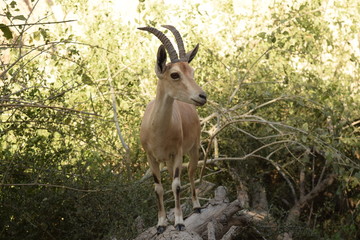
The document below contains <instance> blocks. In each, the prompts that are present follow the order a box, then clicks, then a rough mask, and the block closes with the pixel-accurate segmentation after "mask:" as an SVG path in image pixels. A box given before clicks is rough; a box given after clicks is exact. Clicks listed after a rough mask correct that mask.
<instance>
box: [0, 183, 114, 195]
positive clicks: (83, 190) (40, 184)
mask: <svg viewBox="0 0 360 240" xmlns="http://www.w3.org/2000/svg"><path fill="white" fill-rule="evenodd" d="M0 186H4V187H15V186H40V187H53V188H62V189H68V190H73V191H77V192H89V193H90V192H103V191H110V190H111V189H101V190H100V189H99V190H96V189H79V188H73V187H68V186H64V185H57V184H47V183H1V184H0Z"/></svg>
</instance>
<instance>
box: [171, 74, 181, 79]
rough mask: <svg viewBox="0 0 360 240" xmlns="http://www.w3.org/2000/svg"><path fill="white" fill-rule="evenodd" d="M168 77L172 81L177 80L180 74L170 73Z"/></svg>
mask: <svg viewBox="0 0 360 240" xmlns="http://www.w3.org/2000/svg"><path fill="white" fill-rule="evenodd" d="M170 77H171V78H172V79H179V78H180V74H178V73H171V74H170Z"/></svg>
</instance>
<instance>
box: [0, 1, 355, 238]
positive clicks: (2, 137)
mask: <svg viewBox="0 0 360 240" xmlns="http://www.w3.org/2000/svg"><path fill="white" fill-rule="evenodd" d="M185 2H186V4H184V5H182V6H180V5H159V4H158V3H155V2H152V1H139V4H138V17H136V19H135V24H133V23H127V22H125V21H121V20H120V21H119V20H117V21H116V22H114V21H113V20H112V19H113V15H112V13H111V11H110V10H108V9H107V8H105V7H104V8H102V7H99V6H92V5H91V4H87V3H88V2H87V1H80V2H79V1H59V3H61V5H62V7H63V9H64V11H68V12H76V13H77V14H78V15H77V16H78V19H77V22H76V23H66V22H63V23H61V22H60V23H59V22H57V23H56V24H44V23H45V22H44V21H49V22H50V20H49V19H48V18H49V16H44V18H43V19H45V20H39V22H37V23H43V24H33V19H32V18H30V16H31V14H30V15H26V14H20V13H19V11H20V10H19V9H18V7H19V6H17V3H16V1H5V8H4V16H3V17H4V18H6V21H7V23H6V24H1V25H0V30H1V32H0V34H2V35H3V38H1V41H2V43H1V46H0V47H1V48H2V49H4V50H6V51H4V52H2V53H1V55H0V56H1V63H2V65H1V68H2V69H1V71H2V73H1V76H0V77H1V82H0V86H1V88H0V106H1V108H0V113H1V115H0V120H1V123H0V159H1V165H0V177H1V189H0V199H1V205H0V206H1V207H0V215H1V216H2V217H1V219H0V222H1V224H0V226H2V228H1V230H0V238H2V239H18V238H30V239H35V238H36V239H48V238H55V239H57V238H61V239H105V238H110V237H113V236H116V237H117V238H119V239H128V238H131V237H133V236H134V235H135V234H136V228H137V227H136V226H135V219H136V218H137V217H138V216H141V217H142V218H143V219H144V222H145V225H153V224H154V221H155V218H156V213H155V212H156V209H155V206H156V204H154V197H153V195H152V187H151V186H149V185H150V184H149V183H150V182H147V181H145V183H144V182H142V183H139V181H137V180H139V179H140V178H141V177H142V176H143V174H144V173H145V171H146V169H147V164H146V160H145V157H144V153H143V151H142V150H141V147H140V145H139V140H138V136H139V125H140V122H141V116H142V113H143V110H144V108H145V105H146V104H147V102H148V101H149V100H150V99H151V98H153V96H154V94H155V89H156V78H155V74H154V73H153V65H154V56H156V52H155V51H156V49H157V47H158V44H159V43H158V41H157V40H156V39H154V38H152V37H150V36H149V35H145V34H142V33H140V32H138V31H136V30H135V29H136V27H137V26H145V25H150V26H156V27H158V26H159V25H161V24H163V23H168V22H175V21H176V22H177V24H178V25H179V26H177V27H178V28H179V29H181V32H184V33H186V34H184V37H185V39H186V42H187V46H188V48H190V47H191V46H194V45H195V44H196V43H198V42H199V43H201V50H200V51H201V52H200V53H199V54H198V56H197V57H196V58H195V59H194V61H193V62H192V65H193V67H194V68H195V69H196V78H197V82H198V83H199V85H200V86H202V87H203V89H204V90H205V91H206V92H207V93H208V95H209V98H210V101H209V104H208V105H207V107H205V108H201V109H198V111H199V113H200V115H201V116H202V117H203V118H202V124H203V133H202V139H203V142H202V145H203V147H204V149H208V152H209V154H208V157H209V158H211V159H212V160H214V162H216V164H215V165H208V167H207V171H210V172H213V173H214V174H210V175H211V176H205V178H206V180H208V181H213V182H215V183H216V184H223V185H228V187H229V188H230V189H231V190H232V192H233V193H234V196H235V189H236V186H237V185H238V182H236V181H237V180H236V179H235V178H234V177H233V175H234V173H235V175H238V176H239V178H240V179H241V180H242V181H243V182H245V183H246V184H245V185H246V187H247V188H248V189H251V188H252V186H254V185H255V184H258V183H261V184H262V185H263V186H264V187H265V189H266V192H267V198H268V201H269V209H270V213H271V214H272V216H273V217H274V218H275V219H276V220H277V222H278V223H279V226H280V227H279V229H278V231H279V232H287V231H292V232H293V233H294V237H295V238H296V239H298V238H306V239H313V238H314V239H315V238H316V239H321V238H322V239H353V238H354V236H355V237H356V236H357V237H359V234H360V233H359V230H358V226H359V224H360V219H359V216H360V214H359V211H360V209H359V199H360V191H359V190H360V182H359V178H360V163H359V159H360V148H359V146H360V140H359V126H360V124H359V117H358V116H359V115H360V98H359V90H360V86H359V82H358V79H359V69H360V68H359V51H358V49H357V48H356V47H358V44H359V43H358V42H356V37H357V34H358V32H359V16H360V15H359V4H357V3H354V2H353V1H345V2H341V3H334V5H333V6H331V7H330V6H329V5H326V3H324V2H323V1H294V2H289V3H288V4H287V3H283V2H278V3H275V4H273V5H271V6H269V8H268V11H267V12H268V14H263V13H262V12H260V11H257V10H256V9H252V14H251V15H249V14H244V13H242V12H241V11H240V10H239V9H240V7H239V6H238V5H237V2H236V1H225V2H221V3H217V2H215V1H204V4H196V3H192V1H185ZM205 3H206V4H205ZM108 4H109V3H108ZM205 5H209V6H213V7H212V8H209V9H206V8H204V6H205ZM35 7H36V5H35ZM94 9H96V11H94ZM164 12H172V13H174V14H163V13H164ZM254 19H257V20H258V21H254ZM41 21H43V22H41ZM234 23H239V24H234ZM79 28H80V29H81V31H79ZM356 44H357V45H356ZM112 91H113V92H114V93H115V96H116V98H115V101H113V99H112ZM115 105H116V106H117V112H116V114H117V116H118V119H117V120H114V119H115V118H114V111H113V109H114V106H115ZM114 121H118V123H119V125H120V126H121V132H122V134H123V136H124V138H125V141H126V143H127V145H128V148H129V149H130V157H129V156H127V152H126V150H125V148H124V146H123V145H122V143H121V141H119V135H118V132H117V129H116V125H115V123H114ZM215 140H216V141H215ZM210 143H213V144H210ZM128 157H129V159H128ZM129 160H130V161H129ZM219 169H221V170H222V171H220V173H219V174H215V173H216V172H217V171H218V170H219ZM332 175H335V176H336V181H335V183H334V184H332V185H331V186H330V187H328V188H327V189H326V190H325V191H324V192H321V193H319V195H318V196H317V197H316V198H313V199H312V200H311V201H309V202H307V203H306V204H305V205H304V206H302V208H301V214H299V215H297V216H294V219H295V220H296V224H295V223H294V222H289V221H288V219H289V216H290V215H291V214H290V212H291V210H292V207H293V204H294V203H296V202H299V201H300V200H301V199H302V198H303V197H304V196H306V194H308V193H311V192H312V190H314V189H315V187H316V186H317V184H319V183H321V182H322V181H323V180H324V179H325V178H326V177H327V176H332ZM169 206H172V205H169ZM250 207H251V206H250ZM344 226H346V227H344ZM259 229H260V228H259ZM250 230H251V229H250ZM250 230H249V231H250ZM249 231H246V232H245V233H244V236H243V237H246V236H247V237H249V236H250V235H251V236H254V235H256V236H257V237H260V235H259V232H253V233H252V232H249ZM264 234H265V233H264ZM271 234H272V235H271ZM271 234H270V235H269V236H268V237H270V238H272V237H274V236H273V234H274V233H271Z"/></svg>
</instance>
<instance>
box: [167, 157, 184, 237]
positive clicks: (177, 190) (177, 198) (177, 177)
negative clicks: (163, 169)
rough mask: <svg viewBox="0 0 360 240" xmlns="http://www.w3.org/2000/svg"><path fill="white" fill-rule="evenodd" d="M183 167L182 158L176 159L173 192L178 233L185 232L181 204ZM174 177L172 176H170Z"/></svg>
mask: <svg viewBox="0 0 360 240" xmlns="http://www.w3.org/2000/svg"><path fill="white" fill-rule="evenodd" d="M181 167H182V156H178V157H176V158H175V161H174V166H173V181H172V185H171V188H172V191H173V194H174V199H175V228H176V229H177V230H178V231H183V230H185V225H184V219H183V213H182V209H181V204H180V191H181V184H180V177H181ZM170 175H172V174H170Z"/></svg>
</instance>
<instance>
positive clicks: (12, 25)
mask: <svg viewBox="0 0 360 240" xmlns="http://www.w3.org/2000/svg"><path fill="white" fill-rule="evenodd" d="M76 21H77V20H64V21H55V22H43V23H41V22H36V23H21V24H10V25H5V26H0V28H6V27H20V26H21V27H22V26H34V25H49V24H58V23H68V22H76Z"/></svg>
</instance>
